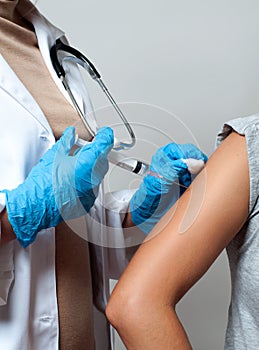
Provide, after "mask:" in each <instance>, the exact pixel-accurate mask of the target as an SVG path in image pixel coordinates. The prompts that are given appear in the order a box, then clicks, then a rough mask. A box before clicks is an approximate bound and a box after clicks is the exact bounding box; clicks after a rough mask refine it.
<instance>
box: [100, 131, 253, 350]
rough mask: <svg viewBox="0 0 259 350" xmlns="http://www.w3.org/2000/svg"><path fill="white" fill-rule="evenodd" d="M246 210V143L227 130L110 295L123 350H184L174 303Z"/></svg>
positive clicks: (186, 345) (233, 231)
mask: <svg viewBox="0 0 259 350" xmlns="http://www.w3.org/2000/svg"><path fill="white" fill-rule="evenodd" d="M202 197H203V201H202V202H201V198H202ZM194 203H195V206H194ZM248 208H249V170H248V159H247V152H246V142H245V138H244V137H243V136H240V135H238V134H236V133H234V132H233V133H232V134H231V135H230V136H229V137H228V138H227V139H226V140H225V141H224V142H223V143H222V144H221V145H220V146H219V148H218V149H217V150H216V152H215V153H214V154H213V155H212V157H211V158H210V159H209V161H208V163H207V165H206V168H205V169H204V170H203V171H202V172H201V173H200V174H199V175H198V177H197V178H196V179H195V181H194V182H193V184H192V185H191V186H190V188H189V189H188V190H187V191H186V192H185V193H184V195H183V196H182V197H181V198H180V199H179V201H178V202H177V203H176V204H175V206H174V207H173V208H172V209H171V211H170V213H168V214H167V215H166V216H167V217H168V216H169V215H172V213H174V214H173V218H172V219H171V220H170V221H169V223H168V224H167V225H165V226H164V228H163V221H165V220H166V218H165V217H164V218H163V219H162V221H161V223H159V225H158V226H157V227H155V229H154V230H153V231H152V232H151V238H150V236H148V237H147V240H146V242H145V243H144V244H142V246H141V247H140V249H139V250H138V251H137V253H136V255H135V256H134V257H133V259H132V261H131V263H130V264H129V266H128V268H127V269H126V271H125V273H124V274H123V276H122V278H121V279H120V281H119V282H118V284H117V287H116V288H115V290H114V293H113V294H112V296H111V299H110V302H109V304H108V308H107V316H108V318H109V319H110V321H111V323H112V324H113V325H114V326H115V328H117V330H118V332H119V334H120V336H121V337H122V339H123V341H124V343H125V345H126V347H127V349H129V350H133V349H134V350H138V349H139V350H149V349H150V350H151V349H152V350H153V349H159V350H160V349H162V350H173V349H177V350H183V349H191V345H190V343H189V340H188V338H187V335H186V333H185V331H184V329H183V327H182V325H181V323H180V321H179V319H178V317H177V315H176V313H175V305H176V303H177V302H178V301H179V300H180V299H181V298H182V297H183V295H184V294H185V293H186V292H187V291H188V290H189V289H190V288H191V287H192V286H193V285H194V284H195V283H196V282H197V281H198V280H199V279H200V278H201V277H202V275H203V274H204V273H205V272H206V271H207V270H208V268H209V267H210V265H211V264H212V263H213V262H214V260H215V259H216V258H217V257H218V255H219V254H220V253H221V251H222V250H223V249H224V248H225V247H226V246H227V244H228V243H229V242H230V241H231V240H232V238H233V237H234V236H235V235H236V234H237V232H238V231H239V229H240V228H241V227H242V226H243V224H244V223H245V221H246V218H247V215H248V210H249V209H248ZM158 227H160V228H161V227H162V231H161V232H160V233H159V232H158V231H159V230H158ZM201 336H202V335H201Z"/></svg>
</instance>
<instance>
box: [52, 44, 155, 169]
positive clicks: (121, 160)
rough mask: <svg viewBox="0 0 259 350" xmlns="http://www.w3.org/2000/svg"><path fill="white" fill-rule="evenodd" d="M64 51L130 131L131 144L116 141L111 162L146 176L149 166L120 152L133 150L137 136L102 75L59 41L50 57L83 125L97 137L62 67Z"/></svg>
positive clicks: (80, 140)
mask: <svg viewBox="0 0 259 350" xmlns="http://www.w3.org/2000/svg"><path fill="white" fill-rule="evenodd" d="M60 51H62V52H64V53H66V54H67V55H66V56H65V57H64V58H63V60H64V61H70V62H73V63H76V64H79V65H80V66H81V67H83V68H84V69H86V71H87V72H88V73H89V74H90V76H91V77H92V79H93V80H95V81H96V82H97V83H98V85H99V86H100V88H101V90H102V91H103V92H104V93H105V95H106V97H107V98H108V100H109V101H110V103H111V105H112V107H113V108H114V109H115V111H116V113H117V114H118V116H119V117H120V119H121V120H122V122H123V124H124V126H125V128H126V129H127V131H128V134H129V136H130V140H131V141H130V142H122V141H118V140H116V141H115V143H114V147H113V150H112V151H111V152H110V154H109V157H108V159H109V161H110V162H111V163H113V164H115V165H117V166H120V167H121V168H123V169H126V170H129V171H131V172H133V173H135V174H138V175H144V174H146V173H147V171H148V170H149V164H147V163H145V162H143V161H140V160H138V159H135V158H132V157H128V156H126V155H125V154H122V152H118V151H121V150H127V149H130V148H132V147H133V146H134V145H135V143H136V136H135V134H134V131H133V129H132V127H131V126H130V124H129V122H128V120H127V118H126V117H125V115H124V114H123V112H122V111H121V109H120V108H119V106H118V105H117V103H116V102H115V100H114V98H113V97H112V95H111V94H110V92H109V90H108V89H107V87H106V86H105V84H104V82H103V80H102V79H101V75H100V73H99V72H98V71H97V69H96V68H95V66H94V65H93V63H92V62H91V61H90V60H89V59H88V58H86V57H85V55H83V54H82V53H81V52H80V51H78V50H77V49H75V48H73V47H71V46H69V45H66V44H64V43H63V42H62V41H61V40H60V39H57V40H56V42H55V44H54V45H53V46H52V47H51V49H50V57H51V61H52V65H53V67H54V70H55V72H56V74H57V76H58V77H59V78H60V80H61V81H62V84H63V86H64V88H65V89H66V91H67V93H68V95H69V97H70V99H71V101H72V103H73V105H74V107H75V109H76V111H77V113H78V115H79V117H80V119H81V121H82V123H83V125H84V126H85V128H86V130H87V131H88V132H89V134H90V135H91V136H92V137H95V135H96V131H95V130H94V128H93V127H92V125H91V119H89V118H87V114H86V113H83V111H82V110H81V108H80V107H79V104H78V103H77V101H76V98H75V97H74V94H73V92H72V91H71V88H70V87H69V83H68V81H67V78H66V71H65V69H64V67H63V66H62V62H61V59H59V56H58V53H59V52H60ZM86 143H87V141H85V140H82V139H77V145H78V146H83V145H84V144H86Z"/></svg>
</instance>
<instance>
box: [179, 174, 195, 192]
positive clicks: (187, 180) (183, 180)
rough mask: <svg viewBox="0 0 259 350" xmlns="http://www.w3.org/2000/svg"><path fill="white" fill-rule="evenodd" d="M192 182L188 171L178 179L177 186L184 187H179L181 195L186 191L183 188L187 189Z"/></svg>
mask: <svg viewBox="0 0 259 350" xmlns="http://www.w3.org/2000/svg"><path fill="white" fill-rule="evenodd" d="M191 182H192V177H191V174H190V172H189V171H186V172H185V173H184V174H182V176H181V177H180V178H179V184H180V185H183V186H184V187H181V189H180V191H181V194H182V193H183V192H184V191H185V190H186V188H185V187H189V186H190V184H191Z"/></svg>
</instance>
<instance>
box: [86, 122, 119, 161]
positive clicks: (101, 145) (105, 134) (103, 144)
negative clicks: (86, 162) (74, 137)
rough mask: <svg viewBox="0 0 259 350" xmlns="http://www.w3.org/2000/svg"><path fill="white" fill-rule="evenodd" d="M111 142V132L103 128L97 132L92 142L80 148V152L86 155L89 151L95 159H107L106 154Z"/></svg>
mask: <svg viewBox="0 0 259 350" xmlns="http://www.w3.org/2000/svg"><path fill="white" fill-rule="evenodd" d="M113 142H114V136H113V130H112V129H111V128H109V127H103V128H100V129H99V130H98V131H97V133H96V136H95V138H94V140H93V141H92V142H91V143H89V144H87V145H85V146H84V147H82V149H81V151H80V152H82V153H84V152H87V153H88V152H89V150H91V152H92V153H93V155H94V157H95V158H96V159H97V158H99V156H100V155H102V156H104V157H107V155H108V153H109V152H110V150H111V149H112V147H113Z"/></svg>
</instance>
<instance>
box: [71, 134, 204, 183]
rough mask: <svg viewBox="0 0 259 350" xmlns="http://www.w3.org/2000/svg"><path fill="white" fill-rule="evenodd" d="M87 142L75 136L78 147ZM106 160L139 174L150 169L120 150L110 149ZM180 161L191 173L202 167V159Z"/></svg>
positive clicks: (193, 173)
mask: <svg viewBox="0 0 259 350" xmlns="http://www.w3.org/2000/svg"><path fill="white" fill-rule="evenodd" d="M88 143H90V142H88V141H85V140H82V139H80V138H79V137H78V136H77V137H76V142H75V144H76V145H77V146H78V147H83V146H85V145H86V144H88ZM108 160H109V162H110V163H112V164H115V165H117V166H119V167H121V168H122V169H125V170H128V171H130V172H132V173H134V174H137V175H140V176H144V175H146V174H147V173H148V172H149V171H150V170H149V168H150V165H149V164H148V163H146V162H144V161H141V160H138V159H136V158H133V157H129V156H128V155H126V154H125V153H123V152H121V151H116V150H111V151H110V152H109V154H108ZM182 161H183V162H184V163H186V164H187V167H188V171H189V172H190V173H191V174H192V175H197V174H198V173H199V172H200V171H201V170H202V169H203V168H204V161H203V160H201V159H194V158H188V159H182ZM152 175H154V176H157V177H161V176H160V175H159V174H154V173H153V172H152ZM173 182H174V181H173ZM179 186H183V185H180V184H179ZM183 187H186V186H183Z"/></svg>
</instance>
